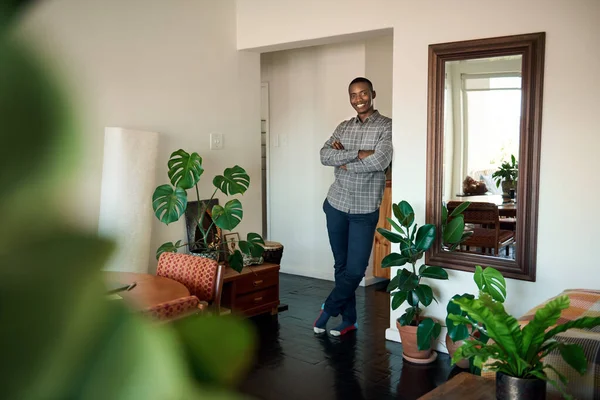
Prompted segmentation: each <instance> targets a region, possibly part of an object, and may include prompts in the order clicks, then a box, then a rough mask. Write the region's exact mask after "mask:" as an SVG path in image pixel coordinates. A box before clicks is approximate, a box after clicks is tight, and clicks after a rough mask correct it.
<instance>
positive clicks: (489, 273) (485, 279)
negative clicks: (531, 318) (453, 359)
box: [446, 265, 506, 343]
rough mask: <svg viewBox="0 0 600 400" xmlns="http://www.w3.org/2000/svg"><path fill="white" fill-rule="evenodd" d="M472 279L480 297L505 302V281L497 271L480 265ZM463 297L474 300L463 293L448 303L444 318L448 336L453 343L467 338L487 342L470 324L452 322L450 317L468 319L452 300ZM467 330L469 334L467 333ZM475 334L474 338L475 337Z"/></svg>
mask: <svg viewBox="0 0 600 400" xmlns="http://www.w3.org/2000/svg"><path fill="white" fill-rule="evenodd" d="M473 279H474V280H475V284H476V285H477V288H478V289H479V293H480V295H481V294H482V293H485V294H488V295H489V296H491V297H492V298H493V299H494V300H495V301H497V302H500V303H504V300H506V280H505V279H504V277H503V276H502V274H501V273H500V272H498V270H496V269H494V268H486V269H483V268H482V267H481V266H480V265H477V266H476V267H475V274H474V275H473ZM461 297H465V298H468V299H471V300H472V299H474V298H475V296H473V295H472V294H469V293H465V294H462V295H458V294H456V295H454V296H453V297H452V299H451V300H450V301H449V302H448V305H447V307H446V311H448V315H447V317H446V327H447V328H448V336H449V337H450V339H451V340H452V341H453V342H458V341H460V340H465V339H467V338H469V337H471V338H475V339H477V340H479V341H481V342H484V343H485V342H487V336H486V335H481V332H479V331H477V329H476V328H475V327H474V326H473V325H472V323H469V324H466V323H457V322H454V321H453V320H452V318H451V317H450V316H451V315H460V316H463V317H466V318H467V319H468V318H469V314H468V313H467V312H465V311H463V310H461V308H460V306H459V305H458V304H456V303H455V302H454V300H456V299H458V298H461ZM469 328H470V329H471V332H469ZM475 333H477V334H476V336H475Z"/></svg>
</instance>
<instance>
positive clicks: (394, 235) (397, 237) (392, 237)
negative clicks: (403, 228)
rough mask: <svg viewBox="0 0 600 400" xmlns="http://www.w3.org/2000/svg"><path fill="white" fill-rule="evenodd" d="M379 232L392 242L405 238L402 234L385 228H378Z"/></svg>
mask: <svg viewBox="0 0 600 400" xmlns="http://www.w3.org/2000/svg"><path fill="white" fill-rule="evenodd" d="M377 232H379V233H380V234H381V236H383V237H384V238H386V239H387V240H389V241H390V242H392V243H400V242H402V241H403V240H404V239H403V238H402V236H400V235H399V234H397V233H396V232H392V231H390V230H387V229H384V228H377Z"/></svg>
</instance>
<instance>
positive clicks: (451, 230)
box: [443, 215, 465, 244]
mask: <svg viewBox="0 0 600 400" xmlns="http://www.w3.org/2000/svg"><path fill="white" fill-rule="evenodd" d="M464 230H465V220H464V218H463V216H462V215H460V216H458V217H455V218H453V219H452V221H450V222H449V223H448V225H447V226H446V229H444V234H443V241H444V243H452V244H454V243H459V242H460V241H461V239H462V236H463V231H464Z"/></svg>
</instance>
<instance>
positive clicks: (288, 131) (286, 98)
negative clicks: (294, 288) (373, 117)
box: [261, 42, 365, 280]
mask: <svg viewBox="0 0 600 400" xmlns="http://www.w3.org/2000/svg"><path fill="white" fill-rule="evenodd" d="M261 69H262V80H263V82H269V102H270V109H269V116H270V121H269V122H270V124H269V126H270V135H271V140H270V141H271V143H270V153H269V155H270V162H269V168H270V171H269V174H270V184H271V188H270V201H271V205H270V207H271V209H270V220H271V231H270V232H269V238H270V239H272V240H275V241H277V242H281V243H282V244H283V245H284V246H285V247H284V249H285V250H284V258H283V261H282V265H281V269H282V271H283V272H288V273H294V274H298V275H304V276H311V277H315V278H321V279H330V280H331V279H333V268H332V266H333V257H332V255H331V250H330V247H329V241H328V238H327V230H326V225H325V215H324V213H323V209H322V205H323V201H324V199H325V196H326V194H327V190H328V189H329V186H330V185H331V183H332V182H333V169H332V168H331V167H325V166H323V165H321V161H320V158H319V150H320V149H321V147H322V146H323V143H324V142H325V141H326V140H327V139H328V138H329V136H331V134H332V133H333V131H334V130H335V127H336V126H337V125H338V124H339V123H340V122H341V121H342V120H345V119H348V118H350V117H352V116H353V114H354V111H353V110H352V107H351V106H350V103H349V101H348V90H347V87H348V83H349V82H350V81H351V80H352V79H354V78H355V77H357V76H362V75H364V73H365V46H364V43H363V42H353V43H347V44H340V45H329V46H318V47H309V48H304V49H299V50H291V51H282V52H275V53H268V54H264V55H263V59H262V68H261ZM277 142H278V145H277Z"/></svg>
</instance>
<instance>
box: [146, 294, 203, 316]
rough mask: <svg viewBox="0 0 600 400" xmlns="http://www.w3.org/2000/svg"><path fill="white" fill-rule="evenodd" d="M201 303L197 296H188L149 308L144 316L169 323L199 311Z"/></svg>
mask: <svg viewBox="0 0 600 400" xmlns="http://www.w3.org/2000/svg"><path fill="white" fill-rule="evenodd" d="M199 303H200V300H198V298H197V297H196V296H187V297H182V298H180V299H176V300H171V301H167V302H164V303H160V304H157V305H155V306H152V307H149V308H147V309H145V310H144V311H142V314H144V315H147V316H151V317H152V318H154V319H157V320H160V321H167V320H171V319H175V318H178V317H181V316H184V315H187V314H191V313H193V312H194V311H199V308H198V306H199Z"/></svg>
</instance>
